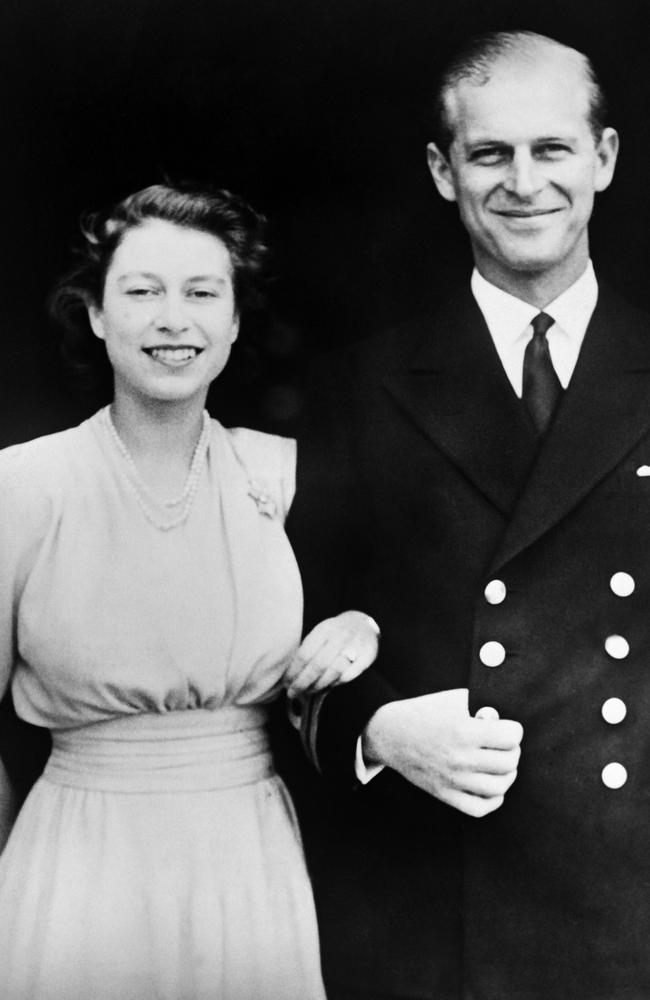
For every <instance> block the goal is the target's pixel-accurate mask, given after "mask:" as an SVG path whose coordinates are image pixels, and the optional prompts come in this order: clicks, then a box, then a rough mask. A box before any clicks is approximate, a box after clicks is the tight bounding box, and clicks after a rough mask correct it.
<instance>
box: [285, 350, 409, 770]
mask: <svg viewBox="0 0 650 1000" xmlns="http://www.w3.org/2000/svg"><path fill="white" fill-rule="evenodd" d="M353 378H354V372H353V370H352V361H351V359H350V358H348V357H347V356H345V355H343V356H339V357H338V358H336V359H335V360H331V359H330V360H329V361H328V362H327V363H326V364H325V365H322V366H320V367H319V369H318V370H317V371H316V372H315V373H314V374H313V375H312V378H311V379H310V381H309V385H308V388H307V390H306V392H305V399H306V406H305V410H306V415H305V418H304V420H303V422H302V426H301V428H300V429H299V433H298V466H297V482H296V487H297V488H296V497H295V500H294V503H293V506H292V508H291V510H290V513H289V518H288V520H287V532H288V534H289V538H290V541H291V543H292V545H293V548H294V551H295V553H296V557H297V560H298V566H299V568H300V573H301V577H302V581H303V589H304V598H305V615H304V631H305V633H307V632H309V631H310V630H311V629H312V628H313V627H314V626H315V625H316V624H317V623H318V622H320V621H322V620H323V619H324V618H329V617H332V616H334V615H337V614H339V613H340V612H342V611H346V610H350V609H354V610H358V611H364V612H366V613H367V614H369V615H373V617H375V618H376V614H374V611H373V608H371V607H360V601H359V597H358V587H357V585H356V578H357V573H358V570H359V568H360V567H362V566H363V560H364V559H365V558H367V556H366V551H367V546H368V544H370V541H369V539H368V538H367V531H366V530H364V529H366V528H367V524H366V523H365V520H364V504H363V491H362V488H361V486H360V483H359V481H358V470H357V468H356V463H355V461H354V450H353V446H352V440H351V435H350V433H349V427H350V415H349V413H348V403H349V400H350V398H351V392H350V389H351V387H352V383H353ZM378 624H379V625H380V626H381V621H379V622H378ZM380 656H381V652H380ZM397 697H399V695H398V694H397V693H396V692H395V691H394V689H393V688H392V687H391V685H390V684H388V682H387V681H386V680H385V679H384V678H383V676H382V675H381V672H380V671H379V670H377V669H375V668H374V667H371V668H370V669H369V670H367V671H365V673H363V674H362V675H361V676H360V677H358V678H357V679H356V680H354V681H352V682H351V683H349V684H343V685H340V686H338V687H336V688H334V689H332V690H330V691H329V692H327V693H326V694H325V695H320V696H316V697H315V698H312V699H310V700H309V702H308V704H306V705H304V706H303V713H302V720H301V730H302V736H303V745H304V746H305V749H306V750H307V753H308V756H309V757H310V758H311V760H312V762H313V763H314V764H315V765H316V766H317V767H318V769H319V770H320V771H321V772H322V773H323V774H324V775H326V776H328V777H331V778H333V779H334V780H336V781H340V782H344V783H346V784H350V785H351V784H354V783H355V782H356V775H355V768H354V764H355V750H356V744H357V740H358V738H359V736H360V734H361V733H362V732H363V729H364V728H365V726H366V723H367V722H368V721H369V719H370V717H371V716H372V715H373V714H374V712H375V711H376V710H377V709H378V708H379V707H380V706H381V705H383V704H385V703H386V702H388V701H393V700H395V698H397Z"/></svg>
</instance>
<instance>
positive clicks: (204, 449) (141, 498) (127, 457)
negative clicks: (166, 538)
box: [100, 406, 212, 531]
mask: <svg viewBox="0 0 650 1000" xmlns="http://www.w3.org/2000/svg"><path fill="white" fill-rule="evenodd" d="M100 419H101V423H102V426H103V427H104V430H105V431H106V433H107V435H108V438H109V440H110V441H111V442H112V444H113V445H114V446H115V448H116V450H117V451H118V453H119V454H120V455H121V457H122V458H123V459H124V461H125V463H126V470H125V471H126V481H127V483H128V485H129V489H130V490H131V493H132V494H133V496H134V497H135V500H136V501H137V503H138V506H139V507H140V510H141V511H142V513H143V514H144V516H145V517H146V519H147V521H149V524H152V525H153V527H154V528H158V530H159V531H170V530H171V529H172V528H178V527H179V526H180V525H181V524H184V523H185V521H186V520H187V518H188V517H189V513H190V510H191V509H192V505H193V503H194V498H195V496H196V493H197V490H198V488H199V481H200V479H201V473H202V472H203V466H204V464H205V458H206V455H207V453H208V447H209V444H210V434H211V431H212V426H211V421H210V415H209V413H208V411H207V410H204V411H203V426H202V428H201V434H200V436H199V439H198V441H197V442H196V447H195V448H194V451H193V453H192V461H191V462H190V469H189V472H188V474H187V479H186V480H185V486H184V488H183V492H182V493H180V494H179V496H177V497H174V499H173V500H162V501H161V500H158V498H157V497H154V496H153V494H152V493H151V491H150V490H149V488H148V487H147V485H146V483H144V482H143V480H142V477H141V475H140V473H139V472H138V467H137V466H136V464H135V462H134V461H133V457H132V455H131V453H130V452H129V450H128V448H127V447H126V445H125V444H124V442H123V441H122V438H121V437H120V435H119V434H118V433H117V429H116V427H115V424H114V423H113V418H112V417H111V408H110V406H105V407H104V409H103V410H101V411H100ZM161 506H162V507H164V508H165V510H166V511H168V512H169V513H168V515H167V518H165V519H162V520H161V518H160V517H159V516H156V510H155V509H156V507H158V508H160V507H161Z"/></svg>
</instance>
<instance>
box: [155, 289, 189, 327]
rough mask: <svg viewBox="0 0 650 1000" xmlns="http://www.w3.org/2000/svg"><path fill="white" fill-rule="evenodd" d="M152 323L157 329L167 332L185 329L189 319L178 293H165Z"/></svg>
mask: <svg viewBox="0 0 650 1000" xmlns="http://www.w3.org/2000/svg"><path fill="white" fill-rule="evenodd" d="M154 324H155V327H156V329H157V330H164V331H166V332H168V333H182V332H183V331H184V330H187V328H188V327H189V325H190V321H189V316H188V312H187V309H186V306H185V303H184V301H183V298H182V297H181V296H180V295H165V296H164V297H163V298H162V299H161V300H160V302H159V307H158V312H157V313H156V316H155V317H154Z"/></svg>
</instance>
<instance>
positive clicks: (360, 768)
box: [354, 736, 384, 785]
mask: <svg viewBox="0 0 650 1000" xmlns="http://www.w3.org/2000/svg"><path fill="white" fill-rule="evenodd" d="M361 744H362V737H361V736H360V737H359V739H358V740H357V749H356V753H355V757H354V772H355V774H356V776H357V779H358V780H359V781H360V782H361V784H362V785H367V784H368V783H369V782H370V781H372V779H373V778H376V777H377V775H378V774H380V773H381V772H382V771H383V770H384V765H383V764H366V762H365V760H364V759H363V750H362V749H361Z"/></svg>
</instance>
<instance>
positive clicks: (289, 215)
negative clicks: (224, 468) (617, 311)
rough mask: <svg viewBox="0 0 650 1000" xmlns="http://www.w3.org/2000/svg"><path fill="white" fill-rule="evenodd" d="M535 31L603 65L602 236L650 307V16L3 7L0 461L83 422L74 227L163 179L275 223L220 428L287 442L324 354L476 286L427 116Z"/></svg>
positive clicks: (219, 5)
mask: <svg viewBox="0 0 650 1000" xmlns="http://www.w3.org/2000/svg"><path fill="white" fill-rule="evenodd" d="M517 26H520V27H531V28H533V29H535V30H539V31H542V32H544V33H547V34H551V35H553V36H555V37H556V38H559V39H560V40H563V41H566V42H567V43H569V44H572V45H575V46H577V47H579V48H581V49H583V50H586V51H588V52H589V53H590V54H592V55H593V56H594V57H595V60H596V63H597V65H598V66H599V68H600V70H601V75H602V77H603V79H604V82H605V85H606V88H607V89H608V91H609V93H610V99H611V103H612V106H613V116H612V121H613V124H616V125H617V126H618V127H619V129H620V131H621V133H622V140H623V141H622V154H621V159H620V163H619V169H618V173H617V177H616V180H615V183H614V187H613V188H612V189H611V190H610V191H609V192H607V193H606V194H604V195H602V196H600V199H599V205H598V209H597V213H596V219H595V222H594V225H593V229H592V243H593V252H594V257H595V258H596V261H597V264H598V268H599V273H600V274H601V275H602V276H605V277H607V278H608V279H609V280H610V281H611V282H612V283H613V284H614V285H615V286H617V287H618V288H619V290H621V291H623V292H624V293H625V294H626V295H627V296H628V297H629V298H631V299H633V300H636V301H640V302H642V301H643V300H644V298H645V296H646V284H647V273H646V272H647V260H648V230H649V225H648V223H649V221H650V220H649V213H650V192H649V190H648V180H647V178H648V170H649V165H650V132H649V126H648V122H649V120H650V82H649V76H648V71H647V63H648V41H647V38H648V30H647V29H648V8H647V4H646V2H645V0H638V2H624V3H621V2H611V0H610V2H604V0H591V2H589V3H586V2H582V3H578V2H571V0H564V2H560V0H547V2H545V3H540V4H534V3H531V2H530V0H519V2H516V3H514V2H503V0H491V2H488V0H485V2H480V0H449V2H441V0H427V2H423V0H3V7H2V13H1V14H0V28H1V29H2V50H3V51H2V53H1V56H2V59H1V63H2V74H3V77H4V78H3V80H2V95H3V100H2V108H3V110H2V125H1V133H0V134H2V136H3V138H4V143H3V148H4V151H3V153H2V154H1V156H0V162H2V165H3V166H2V169H3V172H4V175H5V176H4V180H3V185H2V192H3V195H4V198H3V202H4V204H3V212H2V232H3V244H4V252H3V258H2V271H1V273H2V276H3V286H4V294H3V297H2V315H1V317H0V324H1V325H0V329H1V331H2V334H1V336H2V345H1V346H2V352H1V355H0V357H1V359H2V362H1V364H0V394H1V395H0V446H2V445H6V444H10V443H12V442H14V441H19V440H24V439H26V438H29V437H33V436H35V435H37V434H41V433H48V432H50V431H54V430H57V429H60V428H62V427H65V426H68V425H70V424H72V423H75V422H77V421H78V420H79V419H81V418H82V417H84V416H86V415H87V414H88V412H90V411H91V410H92V409H93V408H94V405H93V401H92V400H91V399H85V400H83V401H78V400H77V401H74V400H73V397H72V396H71V395H70V393H69V391H68V388H67V387H66V385H65V384H64V383H63V381H62V379H61V377H60V373H59V371H58V365H57V344H56V332H55V330H54V328H53V326H52V325H51V323H50V322H49V321H48V319H47V316H46V313H45V309H44V300H45V297H46V295H47V292H48V290H49V289H50V287H51V286H52V283H53V282H54V280H55V279H56V278H57V276H58V275H59V274H60V273H61V271H62V270H64V269H65V267H66V266H67V264H68V262H69V247H70V244H71V243H72V242H73V241H74V237H75V233H76V226H77V219H78V216H79V214H80V213H81V211H82V210H83V209H88V208H97V207H99V206H101V205H103V204H104V203H106V202H108V201H111V200H113V199H114V198H115V197H116V196H120V195H123V194H126V193H128V192H130V191H132V190H135V189H137V188H139V187H143V186H145V185H147V184H150V183H154V182H157V181H160V180H162V179H163V177H164V175H165V174H167V175H169V176H171V177H172V178H184V177H191V178H195V179H208V180H211V181H216V182H217V183H218V184H221V185H222V186H226V187H229V188H231V189H233V190H235V191H237V192H239V193H241V194H243V195H244V196H246V197H247V198H249V199H250V200H251V201H252V202H253V204H254V205H255V206H256V207H257V208H258V209H260V210H262V211H263V212H265V213H266V214H267V215H268V216H269V218H270V220H271V223H272V234H273V244H274V247H275V251H276V252H275V262H274V264H275V273H276V275H277V280H276V281H275V283H274V285H273V287H272V293H271V309H270V312H269V314H268V316H267V317H266V318H265V322H264V323H263V324H261V325H259V324H258V328H257V334H256V335H257V339H258V341H259V347H260V350H259V351H258V355H259V359H258V363H257V366H256V367H255V368H251V369H250V370H249V371H248V373H246V374H244V373H243V371H244V370H243V369H241V368H240V369H238V370H237V372H236V374H235V376H234V377H231V378H230V381H227V380H226V381H225V382H224V383H222V386H223V387H222V388H221V389H219V388H218V389H217V391H216V393H215V394H214V396H213V397H212V398H211V408H212V409H213V411H214V412H215V413H217V415H219V416H221V417H222V419H224V422H227V423H228V422H245V423H250V424H252V425H256V426H260V427H265V428H267V429H272V430H276V431H279V432H282V431H283V429H290V427H291V422H292V420H293V417H294V416H295V415H296V408H297V406H298V405H299V396H298V395H296V394H295V392H294V391H293V389H292V386H293V384H294V382H295V379H296V374H297V372H298V371H299V370H300V369H301V367H302V366H303V365H304V364H305V363H306V362H307V361H308V360H309V358H310V357H311V356H312V355H313V354H314V352H315V351H318V350H320V349H322V348H328V347H332V346H336V345H338V344H342V343H344V342H346V341H348V340H351V339H354V338H357V337H361V336H364V335H366V334H367V333H369V332H371V331H372V330H373V329H375V328H378V327H381V326H383V325H386V324H390V323H392V322H394V321H395V320H396V319H398V318H401V317H404V316H407V315H410V314H413V313H415V312H417V311H418V310H419V309H420V308H421V306H422V303H423V301H425V300H426V299H429V298H436V297H437V296H439V295H440V294H443V293H444V291H445V289H446V287H447V286H448V283H449V281H450V280H451V278H452V277H453V276H456V275H458V274H463V273H466V272H467V268H468V266H469V254H468V248H467V246H466V242H465V239H464V237H463V236H462V234H461V231H460V227H459V225H458V222H457V219H456V212H455V208H454V207H453V206H449V205H447V204H445V203H444V202H443V201H442V200H441V199H439V198H438V196H437V195H436V193H435V191H434V188H433V185H432V183H431V181H430V179H429V176H428V173H427V170H426V164H425V156H424V147H425V142H426V139H427V131H426V127H425V126H424V124H423V114H422V110H423V109H424V107H425V106H426V101H425V100H424V98H425V96H426V94H427V93H428V89H429V85H430V82H431V80H432V79H433V77H434V76H435V73H436V70H437V68H438V67H439V65H440V62H441V60H443V59H445V58H446V56H447V55H448V53H449V50H450V47H451V46H453V45H455V44H456V43H457V42H458V41H460V40H461V39H462V38H463V37H465V36H466V35H467V34H468V33H472V32H475V31H479V30H484V29H487V28H496V27H517Z"/></svg>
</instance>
